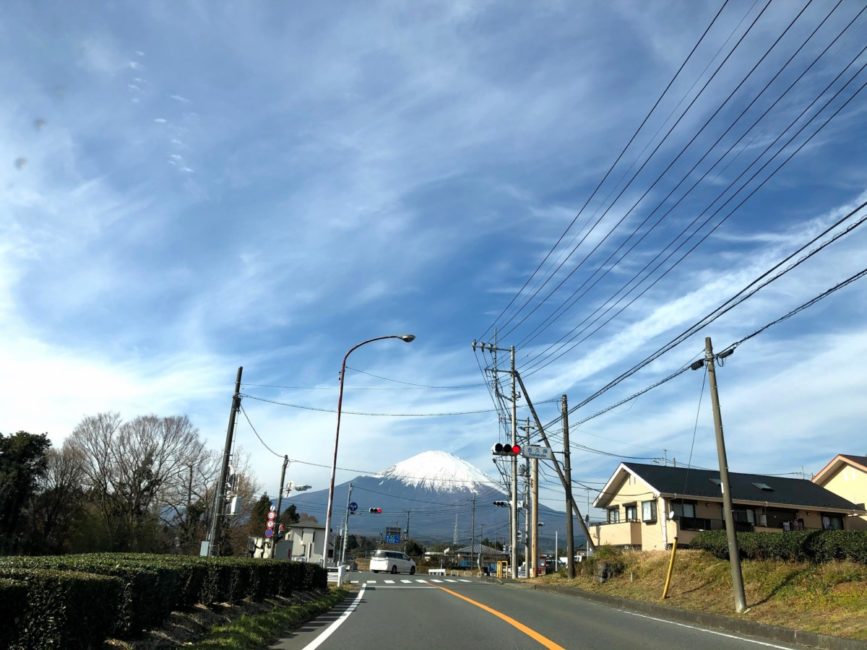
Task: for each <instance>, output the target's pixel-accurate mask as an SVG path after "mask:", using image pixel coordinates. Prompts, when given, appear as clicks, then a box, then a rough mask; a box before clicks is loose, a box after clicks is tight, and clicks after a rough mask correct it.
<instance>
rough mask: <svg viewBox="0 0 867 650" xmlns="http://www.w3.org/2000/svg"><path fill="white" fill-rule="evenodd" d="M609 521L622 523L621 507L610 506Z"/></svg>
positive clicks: (610, 522)
mask: <svg viewBox="0 0 867 650" xmlns="http://www.w3.org/2000/svg"><path fill="white" fill-rule="evenodd" d="M608 523H609V524H619V523H620V508H608Z"/></svg>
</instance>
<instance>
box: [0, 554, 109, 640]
mask: <svg viewBox="0 0 867 650" xmlns="http://www.w3.org/2000/svg"><path fill="white" fill-rule="evenodd" d="M0 578H6V579H12V580H14V581H16V582H19V583H22V584H24V585H25V587H26V592H25V595H24V602H25V604H24V606H23V607H21V608H20V609H19V612H18V617H17V618H18V621H17V623H15V624H14V625H8V626H4V627H8V628H10V629H9V630H7V631H5V632H4V635H8V636H9V638H8V639H7V645H5V646H4V647H8V648H15V649H19V648H20V649H25V648H26V649H28V650H29V649H31V648H33V649H34V650H35V649H36V648H39V649H40V650H42V649H43V648H45V649H46V650H49V649H53V648H58V649H60V648H97V647H100V646H101V645H102V641H103V640H104V639H105V638H106V637H108V636H109V635H110V634H111V633H112V631H113V630H114V629H115V620H114V618H115V612H116V611H117V603H118V601H119V600H120V596H121V592H122V590H123V583H122V582H121V581H120V580H119V579H118V578H112V577H110V576H105V575H95V574H92V573H79V572H75V571H54V570H50V569H23V568H18V569H16V568H10V567H0ZM4 618H5V612H4Z"/></svg>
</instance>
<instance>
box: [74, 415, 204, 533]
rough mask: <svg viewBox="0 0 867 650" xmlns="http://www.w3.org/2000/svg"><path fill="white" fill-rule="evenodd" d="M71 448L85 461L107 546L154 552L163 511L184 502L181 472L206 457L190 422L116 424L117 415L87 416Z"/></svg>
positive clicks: (147, 419)
mask: <svg viewBox="0 0 867 650" xmlns="http://www.w3.org/2000/svg"><path fill="white" fill-rule="evenodd" d="M70 444H71V445H72V446H73V448H74V449H76V451H77V452H78V453H80V454H81V455H82V458H83V459H84V463H83V471H84V473H85V476H86V479H87V484H88V487H89V488H90V490H91V495H92V497H93V499H94V501H95V502H96V503H97V504H98V506H99V509H100V512H101V514H102V517H103V520H104V524H105V527H106V530H107V531H108V534H109V536H110V539H111V545H112V547H113V548H115V549H129V548H132V549H141V550H146V549H149V550H156V549H155V548H153V547H154V546H155V545H158V544H159V543H160V541H159V537H160V535H161V525H160V522H161V519H163V515H164V513H165V512H168V511H171V510H173V509H175V510H177V509H179V508H181V507H183V506H182V504H186V503H187V501H188V500H189V498H188V496H187V495H188V494H189V493H190V491H191V489H190V486H189V480H187V481H185V480H184V471H183V470H184V469H185V468H189V466H190V465H193V466H197V465H199V464H201V462H202V459H203V455H205V452H204V445H203V443H202V442H201V440H200V439H199V432H198V430H197V429H196V428H195V427H194V426H193V425H192V423H191V422H190V420H189V418H187V417H186V416H172V417H163V418H160V417H157V416H155V415H145V416H139V417H136V418H135V419H134V420H131V421H130V422H126V423H121V420H120V416H119V415H118V414H116V413H102V414H99V415H96V416H88V417H86V418H84V420H82V422H81V423H80V424H79V425H78V426H77V427H76V428H75V431H73V433H72V436H71V437H70ZM187 476H188V474H187Z"/></svg>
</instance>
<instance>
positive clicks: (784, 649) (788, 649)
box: [619, 609, 791, 650]
mask: <svg viewBox="0 0 867 650" xmlns="http://www.w3.org/2000/svg"><path fill="white" fill-rule="evenodd" d="M619 611H621V612H623V613H624V614H629V615H630V616H637V617H638V618H646V619H649V620H651V621H657V622H658V623H668V624H669V625H677V626H678V627H686V628H689V629H690V630H696V631H698V632H704V633H705V634H713V635H715V636H722V637H726V638H728V639H736V640H738V641H745V642H747V643H754V644H756V645H763V646H766V647H768V648H778V649H779V650H791V646H787V645H777V644H776V643H770V642H768V641H760V640H758V639H751V638H749V637H746V636H740V635H737V634H729V633H728V632H720V631H718V630H709V629H708V628H706V627H699V626H698V625H689V624H688V623H680V622H679V621H670V620H668V619H666V618H657V617H656V616H648V615H647V614H639V613H638V612H631V611H629V610H628V609H619Z"/></svg>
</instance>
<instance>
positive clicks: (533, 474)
mask: <svg viewBox="0 0 867 650" xmlns="http://www.w3.org/2000/svg"><path fill="white" fill-rule="evenodd" d="M530 487H531V488H532V496H533V499H532V506H533V511H532V512H533V518H532V521H531V523H530V528H532V529H533V538H532V540H530V557H532V558H533V577H536V576H537V575H539V459H538V458H534V459H532V461H530Z"/></svg>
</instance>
